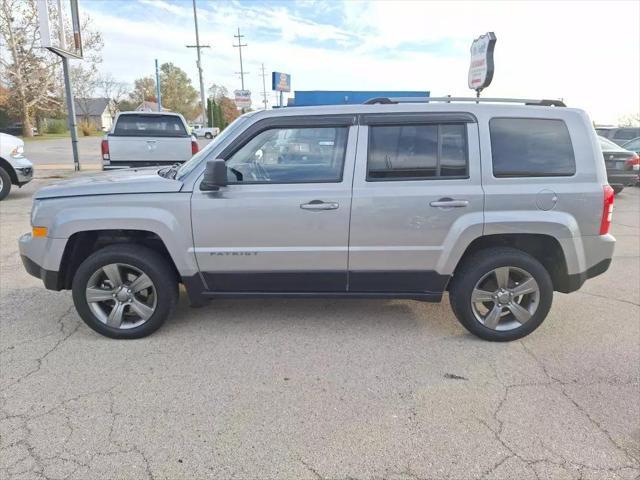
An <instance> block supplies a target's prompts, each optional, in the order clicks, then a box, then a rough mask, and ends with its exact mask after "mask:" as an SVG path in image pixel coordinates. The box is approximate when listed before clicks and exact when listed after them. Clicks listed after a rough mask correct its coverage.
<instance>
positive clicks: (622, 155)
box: [598, 137, 640, 193]
mask: <svg viewBox="0 0 640 480" xmlns="http://www.w3.org/2000/svg"><path fill="white" fill-rule="evenodd" d="M598 140H600V148H602V155H603V156H604V163H605V165H606V167H607V179H608V180H609V185H611V187H613V191H614V192H615V193H620V192H621V191H622V189H623V188H624V187H626V186H628V185H635V184H636V183H637V182H638V174H639V173H640V172H639V171H638V168H639V167H640V159H639V158H638V154H637V153H635V152H631V151H629V150H625V149H624V148H622V147H620V146H619V145H616V144H615V143H613V142H612V141H611V140H608V139H606V138H602V137H598Z"/></svg>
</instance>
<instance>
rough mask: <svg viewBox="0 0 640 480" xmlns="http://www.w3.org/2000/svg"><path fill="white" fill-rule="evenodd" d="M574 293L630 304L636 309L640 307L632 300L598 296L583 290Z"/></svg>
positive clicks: (639, 304)
mask: <svg viewBox="0 0 640 480" xmlns="http://www.w3.org/2000/svg"><path fill="white" fill-rule="evenodd" d="M574 293H581V294H582V295H589V296H590V297H596V298H604V299H605V300H610V301H613V302H621V303H628V304H629V305H635V306H636V307H640V303H636V302H632V301H631V300H623V299H621V298H613V297H607V296H606V295H598V294H597V293H591V292H584V291H582V290H578V291H577V292H574Z"/></svg>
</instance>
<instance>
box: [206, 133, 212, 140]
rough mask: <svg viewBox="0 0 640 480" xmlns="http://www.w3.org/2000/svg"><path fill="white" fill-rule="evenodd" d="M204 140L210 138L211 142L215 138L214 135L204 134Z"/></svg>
mask: <svg viewBox="0 0 640 480" xmlns="http://www.w3.org/2000/svg"><path fill="white" fill-rule="evenodd" d="M204 138H208V139H209V140H211V139H212V138H213V135H212V134H210V133H209V132H207V133H205V134H204Z"/></svg>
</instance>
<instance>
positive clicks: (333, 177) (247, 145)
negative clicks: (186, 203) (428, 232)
mask: <svg viewBox="0 0 640 480" xmlns="http://www.w3.org/2000/svg"><path fill="white" fill-rule="evenodd" d="M356 133H357V126H356V125H355V117H354V116H323V117H309V116H305V117H296V116H290V117H277V118H273V119H265V120H262V121H258V122H257V123H254V124H253V125H251V126H250V127H248V128H247V129H246V130H245V131H244V132H243V133H241V134H240V135H239V137H238V138H236V139H235V140H234V141H233V142H232V143H231V144H230V145H229V147H227V148H226V149H225V150H224V151H223V152H222V153H221V155H220V157H221V158H223V159H225V160H226V162H227V168H228V178H229V185H228V186H227V187H222V188H221V189H220V190H219V191H218V192H205V191H200V189H199V184H200V181H198V182H196V185H195V188H194V193H193V196H192V228H193V238H194V252H195V256H196V259H197V262H198V266H199V269H200V271H201V272H202V275H203V278H204V280H205V282H206V287H207V288H208V289H209V290H210V291H216V292H345V291H346V288H347V261H348V235H349V213H350V208H351V182H352V175H353V162H354V159H355V145H356ZM200 180H201V179H200Z"/></svg>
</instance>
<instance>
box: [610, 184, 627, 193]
mask: <svg viewBox="0 0 640 480" xmlns="http://www.w3.org/2000/svg"><path fill="white" fill-rule="evenodd" d="M611 188H613V193H614V195H618V194H619V193H620V192H621V191H622V190H624V185H611Z"/></svg>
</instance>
